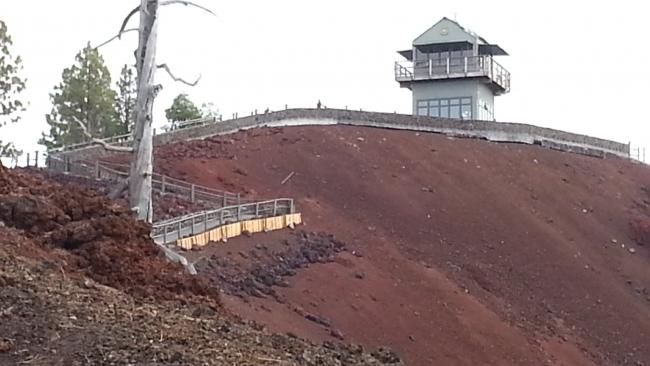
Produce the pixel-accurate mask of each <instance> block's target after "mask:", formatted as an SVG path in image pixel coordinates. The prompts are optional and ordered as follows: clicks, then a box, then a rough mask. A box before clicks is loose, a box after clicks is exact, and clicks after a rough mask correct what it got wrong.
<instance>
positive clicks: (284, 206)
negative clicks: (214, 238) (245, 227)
mask: <svg viewBox="0 0 650 366" xmlns="http://www.w3.org/2000/svg"><path fill="white" fill-rule="evenodd" d="M294 211H295V207H294V203H293V199H290V198H278V199H274V200H268V201H260V202H253V203H245V204H241V205H233V206H227V207H221V208H218V209H215V210H209V211H202V212H197V213H193V214H189V215H184V216H181V217H176V218H173V219H169V220H164V221H159V222H156V223H154V224H153V227H152V231H151V238H152V239H153V240H154V241H155V242H156V243H159V244H171V243H176V241H177V240H178V239H182V238H185V237H188V236H193V235H196V234H201V233H204V232H206V231H208V230H211V229H214V228H217V227H220V226H222V225H226V224H230V223H235V222H240V221H244V220H254V219H260V218H266V217H275V216H280V215H289V214H292V213H294Z"/></svg>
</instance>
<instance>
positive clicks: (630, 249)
mask: <svg viewBox="0 0 650 366" xmlns="http://www.w3.org/2000/svg"><path fill="white" fill-rule="evenodd" d="M627 251H628V252H630V253H632V254H634V253H636V249H634V248H628V250H627Z"/></svg>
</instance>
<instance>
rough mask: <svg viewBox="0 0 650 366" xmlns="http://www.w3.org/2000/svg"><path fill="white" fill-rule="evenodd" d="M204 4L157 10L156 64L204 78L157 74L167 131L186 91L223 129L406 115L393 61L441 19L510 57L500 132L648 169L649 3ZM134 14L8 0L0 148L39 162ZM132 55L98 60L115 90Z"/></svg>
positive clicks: (129, 48)
mask: <svg viewBox="0 0 650 366" xmlns="http://www.w3.org/2000/svg"><path fill="white" fill-rule="evenodd" d="M196 1H197V2H199V3H201V4H202V5H205V6H208V7H210V8H211V9H213V10H214V11H215V12H216V13H217V14H218V18H215V17H211V16H209V15H207V14H206V13H203V12H201V11H199V10H198V9H194V8H189V7H187V8H186V7H183V6H180V5H174V6H169V7H165V8H163V10H162V17H161V22H160V32H159V54H158V61H159V62H166V63H167V64H169V65H170V66H171V67H172V68H173V69H174V70H175V72H176V73H177V74H179V75H182V76H183V77H185V78H186V79H193V78H194V77H196V76H197V75H198V74H199V73H200V74H202V76H203V78H202V80H201V82H200V84H199V85H198V86H197V87H194V88H191V87H186V86H183V85H179V84H174V83H173V81H171V80H170V79H169V78H168V77H167V76H166V75H164V74H163V73H159V74H158V78H157V80H158V81H159V82H161V83H162V84H163V85H164V87H165V89H164V90H163V92H162V93H161V95H160V96H159V98H158V99H157V101H156V107H155V109H156V115H155V118H156V122H155V125H158V126H160V125H162V124H164V123H165V122H166V121H165V119H164V109H165V108H168V107H169V105H170V104H171V100H172V99H173V97H174V96H176V95H177V94H178V93H181V92H186V93H188V94H189V95H190V97H191V98H192V99H193V100H194V101H195V103H196V104H197V105H200V104H201V103H203V102H213V103H214V104H215V105H216V106H217V107H218V108H219V109H220V110H221V112H222V113H223V115H224V117H225V118H230V117H231V116H232V114H233V113H235V112H238V113H239V114H240V115H242V114H250V111H251V110H253V109H256V108H257V109H258V110H259V111H262V110H264V109H266V108H267V107H269V108H270V109H271V110H277V109H282V108H284V105H285V104H288V105H289V107H315V105H316V101H317V100H318V99H320V100H322V101H323V103H324V104H325V105H327V106H328V107H331V108H344V107H345V106H348V107H350V108H351V109H358V108H363V110H374V111H385V112H393V111H397V112H401V113H410V112H411V104H410V100H411V95H410V91H409V90H408V89H400V88H399V85H398V84H397V83H396V82H395V81H394V75H393V63H394V62H395V61H397V60H399V59H401V57H400V56H399V55H398V54H397V53H396V51H397V50H402V49H408V48H410V45H411V42H412V40H413V39H414V38H416V37H417V36H418V35H420V34H421V33H422V32H424V31H425V30H426V29H428V28H429V27H430V26H431V25H433V24H434V23H435V22H437V21H438V20H439V19H440V18H442V17H443V16H447V17H449V18H452V19H453V18H454V17H456V18H457V20H458V22H459V23H460V24H461V25H463V26H464V27H466V28H469V29H470V30H472V31H475V32H476V33H478V34H479V35H481V36H483V37H484V38H486V39H487V40H488V41H490V42H492V43H498V44H499V45H501V47H503V48H504V49H505V50H506V51H508V52H509V54H510V56H504V57H500V58H499V59H498V61H499V62H500V63H501V64H502V65H504V66H505V67H506V68H507V69H508V70H509V71H510V72H511V73H512V91H511V93H510V94H507V95H505V96H500V97H498V98H496V101H495V103H496V118H497V120H499V121H507V122H522V123H532V124H536V125H540V126H546V127H552V128H557V129H562V130H567V131H572V132H577V133H584V134H589V135H592V136H597V137H603V138H608V139H613V140H617V141H621V142H628V141H632V146H633V147H635V146H639V145H643V146H646V147H647V149H648V153H647V154H648V155H649V156H648V159H650V124H649V118H648V115H644V114H643V113H645V112H643V111H644V110H645V111H648V105H647V104H646V103H648V85H650V67H649V65H650V48H649V47H648V46H647V42H648V38H649V37H648V31H647V29H646V27H645V26H644V24H646V22H647V14H648V13H649V11H650V9H649V7H650V6H649V5H647V4H646V2H644V1H636V0H620V1H601V0H597V1H589V2H587V1H567V0H563V1H558V0H547V1H544V2H538V1H536V2H530V1H499V0H492V1H484V0H476V1H473V0H455V1H444V2H443V1H430V0H429V1H416V0H400V1H383V2H380V1H377V0H374V1H371V0H355V1H352V0H328V1H309V0H274V1H268V0H267V1H261V0H238V1H229V2H226V1H214V0H196ZM138 3H139V2H138V1H137V0H103V1H99V0H58V1H50V0H19V1H10V0H0V18H1V19H3V20H4V21H5V22H6V23H7V25H8V28H9V32H10V34H11V35H12V37H13V39H14V48H13V50H14V52H15V53H17V54H20V55H21V56H22V57H23V59H24V65H25V69H24V75H25V76H26V77H27V78H28V85H27V87H28V89H27V91H26V92H25V96H24V99H27V100H28V101H29V102H30V106H29V109H28V111H27V112H25V113H24V114H23V119H22V121H21V122H20V123H19V124H17V125H14V126H11V127H3V128H2V129H0V134H1V135H2V136H1V138H2V140H9V141H14V142H15V143H16V144H17V145H18V146H19V147H20V148H23V149H26V150H35V149H41V150H42V149H43V147H41V146H39V145H37V144H36V141H37V140H38V138H39V137H40V133H41V131H44V130H45V128H46V123H45V118H44V115H45V114H46V113H48V112H49V111H50V109H51V104H50V101H49V96H48V94H49V93H50V92H51V91H52V90H53V87H54V86H55V85H56V84H58V83H59V82H60V80H61V72H62V70H63V68H65V67H68V66H70V65H71V64H72V63H73V62H74V56H75V54H76V53H77V52H78V51H79V50H80V49H81V48H82V47H83V46H84V45H85V43H86V42H87V41H90V42H91V44H97V43H100V42H102V41H104V40H105V39H108V38H109V37H111V36H112V35H114V34H115V33H116V32H117V29H118V28H119V25H120V24H121V22H122V19H123V17H124V15H125V14H126V13H127V12H128V11H129V10H130V9H131V8H133V7H135V6H136V5H137V4H138ZM132 25H134V26H136V25H137V19H136V18H134V19H133V23H132ZM136 42H137V40H136V34H135V33H130V34H128V35H126V36H125V37H124V38H123V40H122V41H121V42H115V43H112V44H110V45H108V46H106V47H105V48H102V50H101V51H102V53H103V55H104V58H105V59H106V61H107V63H108V65H109V68H110V69H111V72H112V73H113V79H114V80H113V81H115V80H116V79H117V76H118V75H119V70H120V68H121V66H122V65H123V64H124V63H132V62H133V50H134V49H135V47H136Z"/></svg>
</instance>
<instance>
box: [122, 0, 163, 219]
mask: <svg viewBox="0 0 650 366" xmlns="http://www.w3.org/2000/svg"><path fill="white" fill-rule="evenodd" d="M158 6H159V4H158V1H151V0H141V2H140V38H139V42H138V49H137V51H136V71H137V82H138V91H137V99H136V105H135V128H134V131H133V153H134V157H133V160H132V162H131V172H130V175H129V204H130V206H131V208H132V209H134V210H135V211H136V215H137V217H138V219H140V220H145V221H147V222H152V221H153V208H152V201H151V191H152V181H151V180H152V175H153V133H152V126H151V125H152V122H153V102H154V99H155V98H156V94H157V93H158V90H159V88H160V87H159V86H156V85H154V75H155V72H156V38H157V30H158Z"/></svg>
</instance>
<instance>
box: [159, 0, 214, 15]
mask: <svg viewBox="0 0 650 366" xmlns="http://www.w3.org/2000/svg"><path fill="white" fill-rule="evenodd" d="M173 4H181V5H185V6H188V5H189V6H195V7H197V8H199V9H201V10H203V11H207V12H208V13H210V14H212V15H214V16H215V17H216V16H217V14H215V13H214V12H213V11H212V10H210V9H208V8H206V7H204V6H201V5H198V4H195V3H193V2H191V1H185V0H167V1H161V2H160V6H165V5H173Z"/></svg>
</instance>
